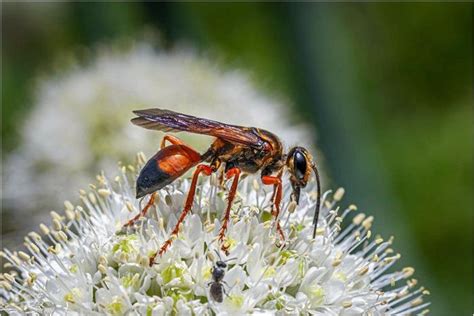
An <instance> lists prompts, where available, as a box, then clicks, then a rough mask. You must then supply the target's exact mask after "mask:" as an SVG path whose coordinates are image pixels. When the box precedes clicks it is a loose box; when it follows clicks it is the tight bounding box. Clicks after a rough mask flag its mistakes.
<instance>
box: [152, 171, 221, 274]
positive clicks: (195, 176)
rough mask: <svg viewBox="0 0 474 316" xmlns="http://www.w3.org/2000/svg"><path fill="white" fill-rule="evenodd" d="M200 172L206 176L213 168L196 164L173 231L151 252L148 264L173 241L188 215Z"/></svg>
mask: <svg viewBox="0 0 474 316" xmlns="http://www.w3.org/2000/svg"><path fill="white" fill-rule="evenodd" d="M201 172H202V173H204V174H205V175H206V176H209V175H211V173H212V172H213V170H212V168H211V167H209V166H206V165H198V166H197V167H196V170H195V171H194V174H193V179H192V181H191V188H190V189H189V192H188V196H187V198H186V203H185V205H184V209H183V211H182V212H181V215H180V216H179V219H178V222H177V223H176V225H175V227H174V229H173V231H172V232H171V235H170V238H169V239H168V240H166V241H165V242H164V244H163V245H162V246H161V248H160V250H159V251H157V252H156V253H155V254H153V256H151V257H150V266H152V265H153V263H154V262H155V258H156V256H161V255H163V254H164V253H165V252H166V250H167V249H168V247H169V246H170V245H171V243H172V242H173V236H177V235H178V232H179V226H180V225H181V223H182V222H183V221H184V219H185V217H186V215H188V213H189V211H190V210H191V207H192V206H193V202H194V194H195V193H196V185H197V180H198V177H199V174H200V173H201Z"/></svg>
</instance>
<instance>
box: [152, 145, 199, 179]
mask: <svg viewBox="0 0 474 316" xmlns="http://www.w3.org/2000/svg"><path fill="white" fill-rule="evenodd" d="M154 160H155V161H156V164H157V166H158V168H160V169H161V170H162V171H163V172H164V173H166V174H168V175H169V176H171V177H173V178H177V177H180V176H181V175H183V174H184V173H185V172H186V171H188V170H189V168H191V167H194V166H195V165H196V164H197V163H198V162H200V161H201V155H200V154H199V153H197V152H196V151H194V150H193V149H191V148H189V147H187V146H185V145H171V146H168V147H165V148H163V149H161V150H160V151H159V152H158V153H157V154H156V155H155V157H154Z"/></svg>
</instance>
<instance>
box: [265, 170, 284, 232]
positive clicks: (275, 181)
mask: <svg viewBox="0 0 474 316" xmlns="http://www.w3.org/2000/svg"><path fill="white" fill-rule="evenodd" d="M262 182H263V184H266V185H274V188H275V191H274V196H275V201H274V203H273V206H272V215H273V216H274V217H275V222H276V229H277V231H278V234H279V235H280V238H281V240H282V241H284V240H285V235H284V234H283V230H282V229H281V226H280V221H279V219H278V216H279V215H280V203H281V195H282V184H281V175H279V176H277V177H274V176H262Z"/></svg>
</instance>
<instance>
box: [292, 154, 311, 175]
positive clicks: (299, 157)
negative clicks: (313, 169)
mask: <svg viewBox="0 0 474 316" xmlns="http://www.w3.org/2000/svg"><path fill="white" fill-rule="evenodd" d="M307 168H308V163H307V162H306V157H305V156H304V155H303V154H302V153H301V152H300V151H295V154H294V156H293V170H294V171H295V176H296V178H297V179H298V180H303V179H304V176H305V174H306V169H307Z"/></svg>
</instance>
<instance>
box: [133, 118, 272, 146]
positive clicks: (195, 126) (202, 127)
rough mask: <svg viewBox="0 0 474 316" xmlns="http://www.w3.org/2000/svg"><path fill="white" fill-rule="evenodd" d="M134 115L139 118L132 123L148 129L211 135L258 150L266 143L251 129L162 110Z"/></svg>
mask: <svg viewBox="0 0 474 316" xmlns="http://www.w3.org/2000/svg"><path fill="white" fill-rule="evenodd" d="M133 113H134V114H136V115H137V116H138V117H135V118H133V119H132V123H133V124H135V125H138V126H141V127H143V128H146V129H153V130H159V131H163V132H183V131H184V132H190V133H196V134H204V135H210V136H214V137H218V138H221V139H224V140H227V141H230V142H233V143H239V144H243V145H247V146H252V147H256V148H261V147H262V146H263V144H264V142H265V141H264V140H263V139H262V138H261V137H259V136H258V135H257V134H256V133H254V129H253V128H250V127H242V126H236V125H229V124H224V123H221V122H217V121H212V120H208V119H204V118H199V117H195V116H191V115H187V114H182V113H177V112H173V111H170V110H162V109H147V110H137V111H133Z"/></svg>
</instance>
